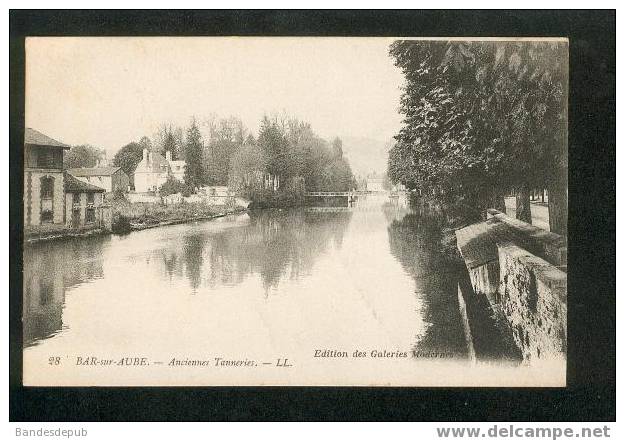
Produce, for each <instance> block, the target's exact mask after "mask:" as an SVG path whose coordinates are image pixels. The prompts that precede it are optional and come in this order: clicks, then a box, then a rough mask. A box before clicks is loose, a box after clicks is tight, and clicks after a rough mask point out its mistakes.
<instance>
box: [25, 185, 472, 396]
mask: <svg viewBox="0 0 625 441" xmlns="http://www.w3.org/2000/svg"><path fill="white" fill-rule="evenodd" d="M442 239H443V238H442V234H441V225H440V223H439V222H437V221H436V220H435V218H434V217H432V216H425V215H423V214H419V213H418V212H417V211H414V210H412V209H410V208H409V206H408V204H407V202H406V200H405V199H404V198H403V197H400V198H399V199H391V198H389V196H388V195H387V194H381V195H379V196H373V195H369V196H366V197H361V198H360V199H359V200H358V201H357V202H356V203H355V204H354V206H353V207H350V208H343V209H332V208H324V209H310V208H308V209H288V210H264V211H258V212H250V213H243V214H238V215H232V216H226V217H223V218H219V219H215V220H212V221H202V222H195V223H188V224H182V225H173V226H168V227H162V228H155V229H150V230H144V231H139V232H133V233H130V234H128V235H125V236H114V235H113V236H98V237H91V238H82V239H72V240H66V241H61V242H48V243H40V244H36V245H30V246H27V247H26V248H25V251H24V297H23V299H24V303H23V309H24V310H23V320H24V345H25V350H24V382H25V384H47V383H50V382H52V383H54V384H64V385H65V384H69V385H97V384H102V385H105V384H106V385H122V384H123V385H136V384H157V385H182V384H185V385H195V384H198V385H199V384H320V385H323V384H346V385H348V384H376V385H383V384H395V383H397V384H418V383H419V381H418V378H419V375H418V374H417V373H418V370H417V368H416V366H417V361H419V360H423V358H428V357H430V358H432V357H433V358H436V359H440V360H445V361H449V362H451V361H452V360H453V361H454V362H460V363H466V359H467V346H466V339H465V336H464V331H463V327H462V320H461V317H460V313H459V308H458V298H457V279H456V271H457V268H456V266H455V265H456V264H455V263H453V261H452V260H451V259H449V258H448V257H446V255H445V254H444V252H443V247H442V245H441V241H442ZM324 351H325V352H324ZM356 351H360V352H361V353H362V354H365V355H364V356H363V358H362V360H355V359H353V358H352V357H353V356H354V355H356V354H355V352H356ZM333 352H335V353H337V354H339V353H347V354H348V356H349V357H350V360H349V361H348V360H345V359H341V358H340V357H322V356H321V355H322V354H326V355H330V354H332V353H333ZM402 353H405V354H407V357H406V359H401V360H399V359H398V358H401V355H400V354H402ZM388 354H394V355H393V356H392V357H390V356H389V355H388ZM415 354H417V355H418V356H416V357H415ZM79 357H81V358H80V359H79ZM87 357H96V359H97V360H99V361H100V360H104V359H107V358H109V359H115V360H117V359H119V358H121V357H145V358H146V359H148V360H149V361H148V363H149V364H150V366H149V367H147V368H146V367H139V368H127V369H125V370H123V369H121V368H111V367H109V368H107V367H106V366H101V365H96V366H83V365H81V363H80V360H83V359H86V358H87ZM216 358H221V359H223V360H241V361H242V362H243V363H245V362H246V361H247V362H248V363H254V365H253V366H255V367H254V369H255V370H254V371H250V370H249V369H252V368H249V369H247V370H246V368H232V369H229V370H227V369H222V368H219V369H217V368H210V369H206V370H202V369H199V368H195V367H190V366H185V367H182V368H178V369H173V368H171V367H170V368H168V366H169V365H170V363H171V361H172V360H174V361H175V360H183V361H184V360H190V359H193V360H195V359H202V360H203V359H206V360H210V363H211V364H213V363H214V362H215V359H216ZM375 358H377V359H378V360H379V361H376V360H372V359H375ZM285 359H286V360H288V361H287V362H286V364H287V365H288V366H289V367H290V368H289V369H282V370H280V369H276V368H274V365H275V364H276V363H278V364H279V363H280V360H282V363H284V360H285ZM270 363H271V364H270ZM348 363H350V364H348ZM354 363H360V364H358V365H355V364H354ZM389 363H391V364H389ZM58 364H60V365H61V367H59V366H58ZM263 366H265V367H264V368H263ZM291 366H292V367H291ZM262 369H264V370H262ZM411 372H412V374H411ZM410 375H413V376H414V381H410ZM405 377H408V379H406V378H405ZM426 383H427V384H430V383H431V382H426Z"/></svg>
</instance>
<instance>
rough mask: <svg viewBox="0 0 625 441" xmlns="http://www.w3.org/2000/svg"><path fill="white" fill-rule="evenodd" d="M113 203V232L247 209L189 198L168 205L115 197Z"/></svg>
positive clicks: (216, 215)
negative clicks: (189, 199)
mask: <svg viewBox="0 0 625 441" xmlns="http://www.w3.org/2000/svg"><path fill="white" fill-rule="evenodd" d="M111 206H112V207H113V233H116V234H124V233H129V232H131V231H139V230H145V229H148V228H156V227H163V226H167V225H176V224H182V223H186V222H193V221H201V220H210V219H215V218H218V217H223V216H227V215H229V214H235V213H242V212H244V211H246V209H245V208H243V207H240V206H236V205H233V204H229V205H208V204H204V203H187V202H183V203H180V204H171V205H164V204H156V203H149V202H129V201H127V200H114V201H111Z"/></svg>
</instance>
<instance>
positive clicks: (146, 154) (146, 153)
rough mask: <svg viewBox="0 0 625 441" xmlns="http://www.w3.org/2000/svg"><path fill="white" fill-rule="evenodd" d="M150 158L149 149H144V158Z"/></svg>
mask: <svg viewBox="0 0 625 441" xmlns="http://www.w3.org/2000/svg"><path fill="white" fill-rule="evenodd" d="M147 159H148V149H143V160H144V161H145V160H147Z"/></svg>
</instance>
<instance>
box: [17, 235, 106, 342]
mask: <svg viewBox="0 0 625 441" xmlns="http://www.w3.org/2000/svg"><path fill="white" fill-rule="evenodd" d="M108 242H109V238H107V237H91V238H82V239H75V240H69V241H64V242H48V243H41V244H35V245H29V246H26V247H25V248H24V273H23V274H24V296H23V299H24V302H23V310H22V311H23V312H22V317H23V318H22V320H23V332H24V333H23V340H24V345H25V346H28V345H32V344H34V343H35V342H36V341H38V340H40V339H43V338H47V337H50V336H52V335H54V334H56V333H58V332H59V331H60V330H61V329H62V328H63V306H64V303H65V293H66V290H68V289H69V288H72V287H74V286H76V285H79V284H81V283H85V282H89V281H91V280H94V279H98V278H102V277H103V270H102V254H103V249H104V248H105V247H106V246H107V244H108Z"/></svg>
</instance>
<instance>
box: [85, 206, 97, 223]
mask: <svg viewBox="0 0 625 441" xmlns="http://www.w3.org/2000/svg"><path fill="white" fill-rule="evenodd" d="M85 222H86V223H91V222H95V208H87V210H85Z"/></svg>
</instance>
